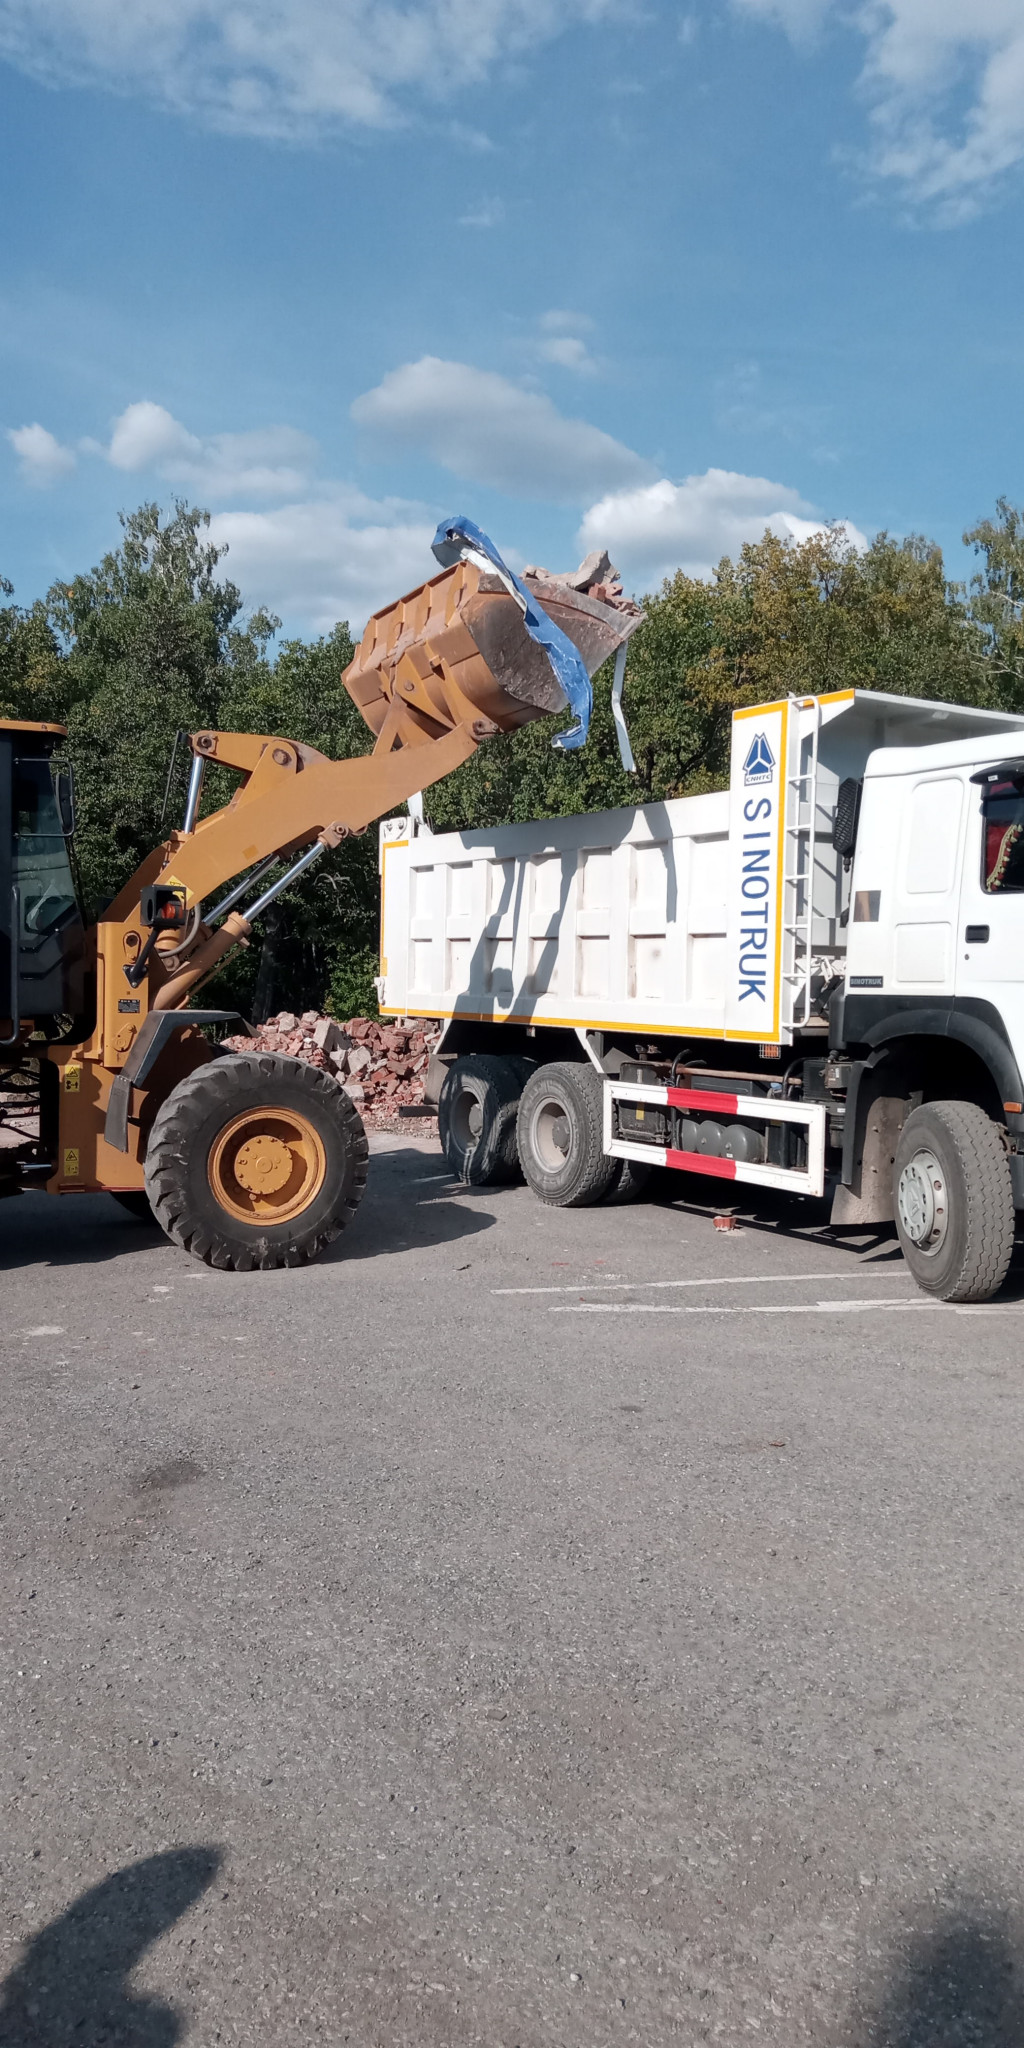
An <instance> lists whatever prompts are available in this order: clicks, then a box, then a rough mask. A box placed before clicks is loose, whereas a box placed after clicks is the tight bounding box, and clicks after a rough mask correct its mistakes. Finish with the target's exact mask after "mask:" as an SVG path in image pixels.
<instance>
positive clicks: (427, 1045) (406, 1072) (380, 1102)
mask: <svg viewBox="0 0 1024 2048" xmlns="http://www.w3.org/2000/svg"><path fill="white" fill-rule="evenodd" d="M440 1036H441V1029H440V1026H439V1025H437V1024H429V1023H425V1022H423V1021H421V1020H420V1019H417V1020H416V1021H415V1023H409V1024H397V1023H392V1022H391V1021H390V1019H386V1018H382V1019H381V1020H380V1021H379V1022H378V1021H376V1020H374V1019H372V1018H370V1017H350V1018H349V1021H348V1023H347V1024H337V1023H336V1022H335V1020H334V1018H333V1017H322V1016H321V1015H320V1013H319V1011H317V1010H305V1011H304V1012H303V1014H302V1016H301V1017H297V1016H295V1015H294V1013H293V1012H292V1011H291V1010H282V1011H281V1012H280V1014H279V1015H278V1016H276V1017H269V1018H268V1019H267V1022H266V1023H265V1024H261V1025H260V1026H259V1027H258V1028H257V1030H256V1033H255V1036H254V1037H252V1038H250V1037H248V1036H240V1037H237V1038H229V1039H228V1040H227V1043H228V1045H230V1046H232V1047H233V1048H234V1050H235V1051H236V1052H281V1053H286V1054H287V1056H288V1057H289V1059H295V1060H306V1061H307V1062H308V1064H309V1065H310V1066H311V1067H321V1068H324V1069H325V1070H326V1071H327V1072H328V1073H331V1074H336V1075H337V1078H338V1080H339V1081H340V1082H341V1085H342V1087H343V1088H344V1089H345V1091H346V1093H347V1094H348V1095H349V1096H351V1099H352V1101H353V1102H354V1103H355V1104H356V1106H357V1108H358V1110H359V1113H360V1115H361V1116H363V1117H365V1118H366V1120H367V1122H377V1121H379V1120H380V1119H381V1118H382V1117H395V1116H397V1115H398V1112H399V1110H400V1109H403V1108H405V1109H408V1108H417V1107H419V1106H420V1105H421V1104H422V1102H423V1085H424V1082H425V1080H426V1077H427V1064H428V1061H429V1059H430V1055H431V1053H432V1052H433V1050H434V1047H435V1046H436V1044H437V1042H438V1039H439V1038H440Z"/></svg>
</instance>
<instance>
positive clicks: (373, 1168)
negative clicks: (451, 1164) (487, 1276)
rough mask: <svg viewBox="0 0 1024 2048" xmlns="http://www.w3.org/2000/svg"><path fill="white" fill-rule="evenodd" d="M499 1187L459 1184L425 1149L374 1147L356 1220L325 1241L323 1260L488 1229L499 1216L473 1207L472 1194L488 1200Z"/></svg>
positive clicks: (448, 1240) (447, 1240)
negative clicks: (328, 1243)
mask: <svg viewBox="0 0 1024 2048" xmlns="http://www.w3.org/2000/svg"><path fill="white" fill-rule="evenodd" d="M504 1193H506V1189H504V1188H502V1187H486V1188H467V1187H462V1186H461V1185H460V1183H459V1182H457V1181H454V1180H453V1179H452V1177H451V1175H450V1174H449V1173H447V1172H446V1171H445V1170H444V1167H443V1164H442V1162H440V1161H438V1160H437V1159H436V1156H435V1155H432V1154H430V1153H427V1154H424V1153H422V1152H416V1151H413V1150H412V1148H411V1147H410V1148H409V1149H408V1150H406V1149H405V1148H403V1149H402V1150H401V1151H395V1152H382V1153H379V1154H377V1155H376V1156H375V1157H374V1158H371V1160H370V1178H369V1183H368V1186H367V1190H366V1194H365V1196H364V1197H363V1201H362V1205H361V1207H360V1210H359V1214H358V1216H357V1217H356V1220H355V1222H354V1223H353V1224H352V1226H351V1228H350V1229H349V1230H346V1231H343V1233H342V1235H341V1237H340V1238H338V1239H336V1241H335V1243H334V1244H333V1245H331V1246H330V1247H329V1249H328V1250H327V1252H326V1253H325V1254H324V1259H323V1263H327V1264H332V1263H335V1262H336V1263H339V1264H340V1263H342V1262H344V1263H345V1264H350V1263H351V1262H352V1261H354V1260H357V1259H379V1258H383V1257H385V1256H386V1254H387V1253H389V1252H408V1251H420V1250H424V1249H427V1250H429V1249H433V1248H434V1246H436V1245H441V1244H454V1243H456V1242H457V1241H458V1239H460V1238H463V1237H476V1236H477V1235H478V1234H479V1232H480V1231H481V1230H493V1228H494V1225H495V1224H496V1222H497V1221H498V1218H497V1216H495V1215H492V1214H491V1213H490V1210H489V1208H488V1209H479V1208H477V1207H476V1206H475V1200H474V1198H476V1199H477V1200H479V1199H480V1198H483V1199H484V1200H485V1201H487V1203H488V1204H491V1203H493V1202H495V1201H496V1200H499V1199H500V1197H501V1196H502V1195H503V1194H504ZM455 1197H458V1198H459V1199H455Z"/></svg>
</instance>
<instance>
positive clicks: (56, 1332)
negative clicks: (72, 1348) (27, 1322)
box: [21, 1323, 64, 1337]
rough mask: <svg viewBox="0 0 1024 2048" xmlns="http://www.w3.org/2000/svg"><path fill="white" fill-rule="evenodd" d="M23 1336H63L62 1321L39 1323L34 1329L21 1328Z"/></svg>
mask: <svg viewBox="0 0 1024 2048" xmlns="http://www.w3.org/2000/svg"><path fill="white" fill-rule="evenodd" d="M21 1334H22V1336H23V1337H63V1335H64V1324H63V1323H39V1324H38V1325H37V1327H36V1328H35V1329H34V1330H23V1331H22V1333H21Z"/></svg>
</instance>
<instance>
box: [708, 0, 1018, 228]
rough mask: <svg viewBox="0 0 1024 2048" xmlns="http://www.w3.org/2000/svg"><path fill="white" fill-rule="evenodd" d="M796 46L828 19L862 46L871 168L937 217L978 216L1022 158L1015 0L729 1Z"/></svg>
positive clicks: (959, 217)
mask: <svg viewBox="0 0 1024 2048" xmlns="http://www.w3.org/2000/svg"><path fill="white" fill-rule="evenodd" d="M733 4H734V5H735V6H737V7H739V8H740V9H741V10H742V11H743V12H745V13H747V14H754V15H759V16H761V17H762V18H763V19H765V20H768V21H772V22H774V23H776V24H777V25H778V26H779V27H781V28H784V29H786V30H787V31H788V33H789V34H790V35H791V36H793V37H794V39H795V40H799V39H800V38H802V37H804V36H806V34H807V33H808V31H810V30H812V29H813V28H815V27H816V26H818V25H820V24H822V23H824V22H825V21H826V20H828V19H829V18H832V19H834V20H835V21H837V22H839V23H841V24H848V25H852V26H853V27H854V28H856V29H858V30H859V31H860V33H861V34H862V35H863V36H864V37H865V38H866V40H867V56H866V61H865V65H864V70H863V73H862V77H861V89H862V91H863V93H864V95H865V97H866V99H867V102H868V105H869V108H870V113H871V123H872V129H873V139H872V144H871V148H870V151H869V157H868V160H869V164H870V168H871V170H872V171H873V173H874V174H875V175H876V176H877V177H880V178H885V179H892V180H893V181H894V182H895V183H896V184H897V185H898V186H900V187H902V188H903V190H904V191H905V192H906V193H907V195H908V196H909V197H910V198H911V199H912V200H914V201H915V202H917V203H921V204H924V205H926V206H929V207H930V208H932V209H933V211H934V213H935V216H936V217H937V218H938V219H939V220H940V221H946V222H955V221H958V220H963V219H965V218H967V217H969V216H970V215H971V214H972V213H974V212H976V211H977V209H978V207H979V205H980V204H981V203H982V201H983V199H984V198H985V197H986V196H987V194H988V192H989V191H990V189H991V187H992V186H993V183H994V182H995V181H996V180H997V179H999V178H1000V177H1001V176H1003V175H1004V174H1005V173H1006V172H1008V171H1010V170H1013V169H1014V168H1016V167H1017V166H1019V165H1020V163H1021V162H1022V160H1024V6H1022V4H1021V0H971V4H970V6H968V5H967V4H966V0H860V4H859V5H855V6H854V7H853V8H852V9H851V8H850V6H849V4H848V0H733Z"/></svg>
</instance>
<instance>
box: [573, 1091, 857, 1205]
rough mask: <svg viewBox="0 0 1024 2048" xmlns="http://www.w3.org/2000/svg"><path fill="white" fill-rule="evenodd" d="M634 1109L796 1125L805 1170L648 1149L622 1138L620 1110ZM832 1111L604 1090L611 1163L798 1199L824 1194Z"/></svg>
mask: <svg viewBox="0 0 1024 2048" xmlns="http://www.w3.org/2000/svg"><path fill="white" fill-rule="evenodd" d="M625 1103H630V1104H633V1105H634V1106H636V1107H642V1108H644V1109H647V1108H649V1109H652V1110H656V1111H660V1112H661V1116H662V1120H663V1121H666V1120H667V1121H668V1122H669V1123H670V1124H671V1121H672V1119H671V1117H670V1116H667V1113H668V1112H671V1111H672V1110H680V1111H683V1112H684V1113H685V1114H686V1115H687V1117H692V1116H693V1115H694V1114H695V1113H698V1114H700V1115H702V1116H705V1117H719V1116H728V1117H735V1118H736V1119H737V1120H739V1119H742V1121H743V1123H744V1124H759V1123H763V1124H766V1125H768V1124H796V1125H798V1126H800V1127H801V1129H802V1130H803V1131H804V1132H805V1134H806V1139H807V1164H806V1167H792V1166H770V1165H764V1164H761V1163H759V1162H757V1161H754V1160H746V1159H727V1158H723V1157H721V1156H720V1155H718V1154H716V1153H711V1152H687V1151H680V1150H678V1149H677V1148H676V1147H674V1146H672V1145H662V1144H649V1143H648V1142H647V1141H646V1140H645V1139H640V1140H634V1139H633V1138H624V1137H621V1136H619V1135H618V1123H619V1118H618V1115H617V1108H618V1105H620V1104H625ZM827 1130H828V1108H827V1105H826V1104H825V1103H823V1102H783V1101H781V1100H780V1099H776V1098H772V1097H769V1096H764V1095H732V1094H725V1093H717V1092H712V1091H711V1090H708V1089H703V1088H700V1089H698V1088H660V1087H655V1086H654V1085H652V1084H648V1083H646V1082H644V1083H637V1082H632V1081H628V1082H627V1081H612V1080H606V1082H605V1086H604V1147H605V1151H606V1152H607V1153H609V1154H610V1156H611V1157H612V1158H613V1159H641V1160H643V1161H644V1162H645V1164H646V1165H648V1166H669V1167H673V1168H676V1169H677V1170H678V1171H679V1172H681V1173H706V1174H709V1175H710V1176H711V1177H712V1178H713V1179H715V1180H729V1181H749V1182H750V1184H751V1185H752V1186H754V1187H761V1188H788V1189H789V1190H790V1192H791V1193H793V1194H798V1195H819V1196H820V1195H823V1194H824V1192H825V1144H826V1137H827Z"/></svg>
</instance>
